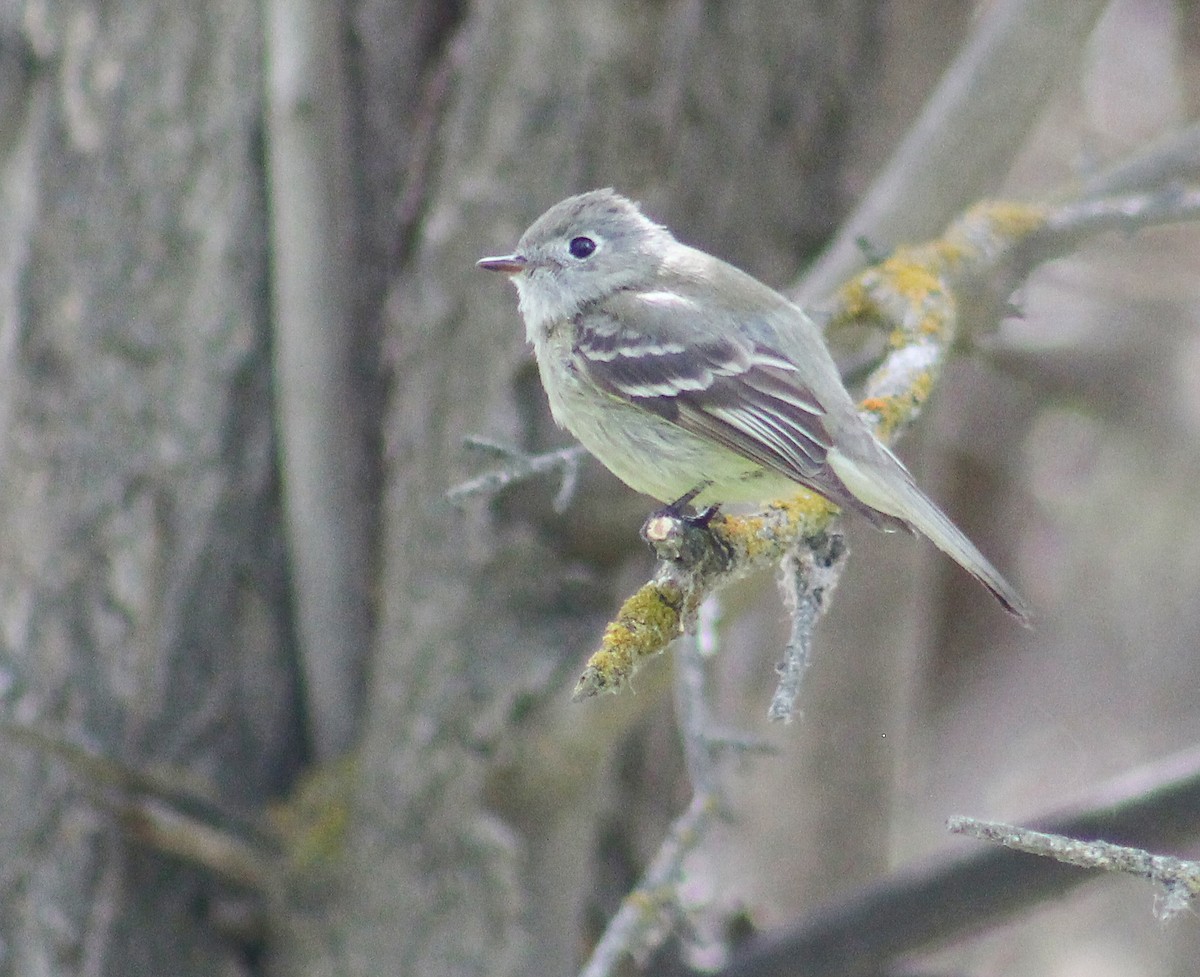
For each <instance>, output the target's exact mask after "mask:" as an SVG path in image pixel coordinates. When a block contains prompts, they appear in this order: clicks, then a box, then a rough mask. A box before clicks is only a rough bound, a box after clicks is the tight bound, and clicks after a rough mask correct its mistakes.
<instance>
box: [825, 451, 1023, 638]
mask: <svg viewBox="0 0 1200 977" xmlns="http://www.w3.org/2000/svg"><path fill="white" fill-rule="evenodd" d="M885 450H886V449H885ZM888 455H889V456H890V457H889V459H888V460H890V461H893V462H894V463H895V466H896V468H895V471H894V474H893V472H887V473H886V474H885V473H882V472H878V470H869V469H868V468H867V466H865V465H862V464H859V463H858V462H855V461H852V460H850V459H849V458H847V457H846V456H845V455H843V454H842V453H841V452H839V451H837V449H834V450H833V451H832V452H830V454H829V459H828V460H829V462H830V464H831V466H832V467H833V470H834V471H835V472H836V473H837V476H838V478H840V479H841V480H842V482H843V483H844V484H845V486H846V487H847V488H848V489H849V490H850V491H851V492H852V493H853V494H854V495H855V496H856V497H857V498H858V499H859V500H860V501H862V502H864V503H866V504H867V505H869V506H870V507H871V508H873V509H877V510H879V511H880V512H883V513H886V514H887V515H890V516H895V517H896V518H898V519H900V520H902V521H903V522H905V523H907V524H908V525H909V526H911V527H912V528H913V529H915V530H916V531H917V532H919V533H920V534H921V535H922V536H925V537H927V538H928V539H929V541H930V542H931V543H933V545H934V546H936V547H937V548H938V549H939V550H941V551H942V552H943V553H945V554H946V555H947V556H948V557H950V558H951V559H952V560H954V561H955V562H956V563H957V564H958V565H959V566H961V567H962V568H963V569H964V570H966V571H967V573H969V574H970V575H971V576H972V577H974V578H975V579H976V580H978V581H979V582H980V583H981V584H983V586H984V587H986V588H987V589H988V590H989V591H990V592H991V594H992V596H993V597H995V598H996V600H998V601H999V602H1000V604H1001V605H1002V606H1003V607H1004V609H1005V610H1006V611H1008V612H1009V613H1010V614H1012V615H1013V616H1014V617H1016V618H1017V619H1018V620H1020V622H1021V623H1022V624H1024V625H1025V626H1026V627H1028V626H1029V618H1030V608H1029V604H1028V603H1026V601H1025V599H1024V598H1023V597H1022V596H1021V595H1020V594H1018V593H1017V591H1016V589H1015V588H1014V587H1013V586H1012V584H1010V583H1009V582H1008V581H1007V580H1005V579H1004V577H1003V576H1001V574H1000V571H999V570H997V569H996V568H995V567H994V566H992V564H991V563H990V562H989V561H988V558H987V557H986V556H984V555H983V554H982V553H980V552H979V549H978V547H976V546H975V544H974V543H972V542H971V541H970V540H969V539H967V537H966V535H965V534H964V533H963V531H962V530H961V529H959V528H958V527H957V526H956V525H954V523H952V522H951V521H950V517H949V516H947V515H946V514H945V513H944V512H942V510H941V509H939V508H938V507H937V505H936V504H935V503H934V501H933V500H932V499H930V498H929V497H928V496H927V495H926V494H925V493H924V492H922V491H921V490H920V489H919V488H917V486H916V483H914V482H913V481H912V477H911V476H910V475H909V474H908V470H907V469H906V468H905V467H904V466H903V465H902V464H901V463H900V461H899V459H897V458H895V456H893V455H891V452H888ZM885 464H886V463H885ZM881 467H882V466H881ZM889 467H890V466H889ZM871 469H875V466H871Z"/></svg>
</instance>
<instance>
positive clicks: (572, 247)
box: [567, 237, 596, 259]
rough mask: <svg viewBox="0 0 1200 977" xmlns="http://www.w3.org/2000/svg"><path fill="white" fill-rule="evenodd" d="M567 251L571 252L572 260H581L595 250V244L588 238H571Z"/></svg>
mask: <svg viewBox="0 0 1200 977" xmlns="http://www.w3.org/2000/svg"><path fill="white" fill-rule="evenodd" d="M567 250H568V251H570V252H571V257H572V258H580V259H583V258H586V257H587V256H588V255H589V254H591V253H592V252H593V251H595V250H596V242H595V241H593V240H592V239H591V238H590V237H573V238H571V243H570V244H568V245H567Z"/></svg>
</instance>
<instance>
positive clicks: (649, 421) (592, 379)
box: [477, 189, 1030, 624]
mask: <svg viewBox="0 0 1200 977" xmlns="http://www.w3.org/2000/svg"><path fill="white" fill-rule="evenodd" d="M477 264H478V267H480V268H482V269H485V270H488V271H493V272H499V273H502V274H504V275H507V276H508V277H509V278H510V279H511V281H512V282H513V284H514V285H515V286H516V289H517V293H518V299H519V302H518V305H519V309H520V312H521V315H522V318H523V319H524V323H525V330H526V338H527V339H528V341H529V343H530V344H531V345H532V347H533V351H534V355H535V358H536V360H537V364H538V370H539V374H540V376H541V381H542V386H543V387H544V388H545V391H546V395H547V399H548V400H549V405H550V411H551V413H552V415H553V417H554V419H555V421H556V422H557V423H558V424H559V425H560V426H562V427H564V428H566V429H567V430H568V431H570V432H571V433H572V434H573V435H574V436H575V437H576V438H577V439H578V440H579V441H580V442H581V443H582V444H583V446H584V447H585V448H586V449H587V450H588V451H589V452H590V453H591V454H593V455H594V456H595V457H596V458H597V459H599V461H600V462H601V463H602V464H604V465H605V466H606V467H607V468H608V469H609V470H610V471H612V472H613V474H615V475H616V476H617V477H618V478H619V479H621V481H623V482H625V483H626V484H627V485H629V486H630V487H631V488H633V489H634V490H636V491H638V492H641V493H644V494H646V495H649V496H651V497H653V498H655V499H657V500H659V501H660V502H663V503H668V504H679V503H686V502H691V503H693V504H694V505H695V506H696V507H697V508H700V507H709V508H711V507H714V506H728V505H734V504H740V503H753V504H759V505H761V504H764V503H766V502H769V501H773V500H776V499H780V498H783V497H786V496H789V495H794V494H795V492H796V488H795V487H796V486H797V485H800V486H803V487H805V488H807V489H811V490H812V491H814V492H816V493H818V494H819V495H821V496H823V497H824V498H826V499H828V500H829V501H830V502H832V503H834V504H835V505H837V506H839V507H841V508H842V509H848V510H851V511H855V512H858V513H861V514H862V515H863V516H865V517H866V518H867V519H868V520H869V521H870V522H871V523H873V524H874V525H875V526H877V527H878V528H881V529H885V530H894V529H906V530H909V531H914V532H917V533H920V534H921V535H923V536H925V537H926V538H928V539H929V540H930V541H931V542H932V543H933V544H934V545H935V546H937V547H938V548H939V549H940V550H942V552H944V553H945V554H947V555H948V556H950V557H951V558H952V559H953V560H955V561H956V562H957V563H958V564H959V565H960V566H961V567H963V569H965V570H966V571H967V572H968V573H969V574H970V575H971V576H972V577H974V578H975V579H976V580H977V581H979V583H981V584H982V585H983V586H984V587H985V588H987V590H988V591H990V592H991V594H992V595H993V596H994V597H995V598H996V599H997V600H998V601H999V602H1000V604H1001V605H1002V606H1003V607H1004V608H1005V609H1006V610H1008V611H1009V612H1010V613H1011V614H1013V615H1014V616H1015V617H1017V618H1018V619H1019V620H1020V621H1022V622H1023V623H1026V624H1028V622H1029V615H1030V612H1029V605H1028V604H1027V603H1026V602H1025V600H1024V599H1023V598H1022V597H1021V595H1020V594H1019V593H1018V592H1017V591H1016V590H1015V589H1014V588H1013V586H1012V585H1011V584H1009V583H1008V581H1007V580H1005V579H1004V577H1003V576H1002V575H1001V574H1000V572H999V571H998V570H996V568H995V567H994V566H992V564H991V563H990V562H989V561H988V560H987V558H986V557H984V555H983V554H982V553H980V551H979V549H978V548H977V547H976V546H975V544H974V543H972V542H971V541H970V540H969V539H968V538H967V537H966V535H965V534H964V533H963V532H962V531H961V530H959V529H958V527H956V526H955V525H954V523H953V522H951V520H950V518H949V517H948V516H947V515H946V514H945V513H944V512H942V510H941V509H939V508H938V506H937V505H936V504H935V503H934V502H933V501H932V500H931V499H930V498H929V497H928V496H927V495H926V494H925V493H924V492H922V491H921V489H920V488H919V487H918V486H917V484H916V482H915V481H914V479H913V477H912V475H911V474H910V473H909V471H908V469H907V468H906V467H905V466H904V464H903V463H902V462H901V461H900V459H899V458H898V457H897V456H896V455H895V454H894V453H893V452H892V451H891V449H890V448H888V447H887V446H886V445H885V444H883V442H881V441H880V440H879V439H878V438H877V437H876V436H875V434H874V432H873V431H872V429H871V428H870V426H869V425H868V424H867V422H866V421H865V420H864V419H863V418H862V416H860V414H859V413H858V410H857V409H856V407H855V404H854V400H853V398H852V397H851V396H850V393H849V392H848V391H847V389H846V387H845V385H844V384H843V382H842V379H841V375H840V374H839V372H838V369H837V366H836V365H835V363H834V361H833V358H832V356H831V355H830V353H829V350H828V348H827V346H826V344H825V341H824V337H823V336H822V334H821V331H820V329H819V327H818V326H817V325H816V323H815V322H814V321H813V320H812V318H811V317H810V316H809V315H808V314H807V313H806V312H805V311H804V310H803V309H801V308H800V307H799V306H798V305H796V304H795V303H794V302H792V301H790V300H789V299H788V298H786V297H785V296H783V295H781V294H780V293H779V292H777V291H775V290H774V289H772V288H771V287H770V286H768V285H765V284H763V283H762V282H760V281H758V279H756V278H754V277H753V276H752V275H750V274H748V273H746V272H744V271H742V270H740V269H738V268H736V267H735V266H733V265H731V264H729V263H727V262H725V261H722V260H721V259H720V258H717V257H714V256H713V255H710V254H708V253H706V252H704V251H702V250H699V249H698V248H693V247H690V246H688V245H686V244H683V243H681V242H680V241H678V240H677V239H676V238H675V236H674V235H673V234H672V233H671V232H670V231H669V230H668V229H667V228H666V227H665V226H663V225H662V224H659V223H656V222H655V221H653V220H651V219H650V218H648V217H647V216H646V215H645V214H644V213H643V212H642V210H641V209H640V208H639V206H638V205H637V204H635V203H634V202H633V201H631V200H629V199H628V198H626V197H624V196H622V195H621V194H619V193H617V192H615V191H614V190H612V189H599V190H592V191H589V192H586V193H581V194H577V195H575V196H571V197H568V198H567V199H565V200H562V201H560V202H559V203H557V204H555V205H554V206H552V207H551V208H550V209H549V210H547V211H546V212H545V213H544V214H542V216H541V217H539V218H538V219H537V220H536V221H534V222H533V224H531V225H530V226H529V228H528V229H527V230H526V231H525V233H524V234H522V235H521V238H520V240H519V241H518V242H517V249H516V251H515V252H513V253H512V254H507V255H500V256H496V257H487V258H482V259H480V260H479V261H478V262H477Z"/></svg>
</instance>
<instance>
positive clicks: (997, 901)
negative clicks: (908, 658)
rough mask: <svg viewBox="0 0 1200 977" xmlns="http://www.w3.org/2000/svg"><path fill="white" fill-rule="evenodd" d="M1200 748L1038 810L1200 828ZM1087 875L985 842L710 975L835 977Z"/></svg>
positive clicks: (948, 935) (967, 931)
mask: <svg viewBox="0 0 1200 977" xmlns="http://www.w3.org/2000/svg"><path fill="white" fill-rule="evenodd" d="M1197 811H1200V749H1193V750H1190V751H1187V752H1184V753H1180V754H1176V755H1175V756H1172V757H1168V758H1167V759H1165V760H1162V761H1159V762H1158V763H1154V764H1149V765H1147V766H1145V767H1142V768H1139V769H1137V770H1134V771H1132V772H1131V773H1130V774H1127V775H1126V776H1124V777H1121V778H1119V779H1118V780H1114V781H1112V782H1110V783H1109V784H1106V785H1104V786H1102V787H1100V788H1099V789H1097V790H1096V792H1095V793H1094V794H1093V795H1092V796H1091V797H1090V798H1089V799H1087V800H1086V801H1085V802H1084V803H1083V804H1082V805H1080V806H1079V807H1077V808H1075V809H1073V810H1072V811H1070V812H1063V813H1059V814H1057V815H1054V816H1051V817H1048V818H1044V819H1038V820H1037V821H1035V822H1034V823H1041V825H1042V828H1043V829H1044V830H1047V831H1051V832H1054V833H1057V834H1062V835H1069V836H1074V837H1081V836H1093V837H1098V836H1101V835H1103V836H1104V837H1106V838H1108V839H1110V840H1111V841H1113V842H1114V843H1117V844H1132V845H1137V846H1139V847H1142V848H1157V849H1163V848H1169V847H1174V846H1177V845H1181V844H1184V843H1186V842H1187V841H1188V840H1190V839H1194V838H1196V837H1197V836H1198V835H1200V822H1198V820H1197V816H1196V812H1197ZM1089 878H1091V876H1089V875H1087V874H1086V873H1083V872H1077V871H1075V870H1074V869H1073V868H1071V867H1070V866H1068V865H1061V864H1059V863H1058V862H1054V861H1050V860H1049V859H1044V858H1030V857H1028V856H1024V855H1018V854H1014V853H1013V852H1010V851H1008V850H1006V849H1003V848H991V849H987V850H986V851H982V852H978V853H974V854H971V855H968V856H966V857H962V858H958V859H956V860H954V861H949V862H942V863H940V864H932V865H926V866H923V867H913V868H909V869H906V870H904V871H901V872H898V873H896V874H895V875H893V876H891V877H889V878H885V879H883V880H881V881H879V882H877V883H875V884H873V885H871V886H868V887H866V888H864V889H862V890H860V891H858V892H856V893H852V894H850V895H849V896H848V897H846V898H845V899H842V900H839V901H838V902H835V903H831V904H828V905H825V906H820V907H818V908H816V909H815V910H814V911H812V912H810V913H808V914H806V915H805V916H804V917H803V918H802V919H801V920H799V921H798V922H797V923H795V924H794V925H791V926H787V927H782V928H780V929H778V930H776V931H774V932H771V933H764V934H761V935H760V936H758V937H756V938H755V939H754V940H752V941H751V942H750V943H749V944H747V945H746V946H745V947H744V948H743V949H742V950H741V951H739V952H738V953H737V954H736V955H735V956H734V958H733V960H731V961H730V963H729V965H728V966H727V967H726V968H725V969H724V970H722V971H720V972H719V973H718V974H717V977H785V975H786V977H791V975H794V974H804V977H840V975H844V974H847V973H876V972H882V971H885V970H886V969H887V966H888V963H889V962H890V961H895V960H898V959H900V958H902V957H905V956H908V955H911V954H913V953H916V952H918V951H932V950H936V949H937V948H939V947H941V946H945V945H948V944H950V943H953V942H955V941H958V940H961V939H963V938H965V937H967V936H970V935H971V934H973V933H976V932H979V931H982V930H984V929H987V928H991V927H995V926H996V924H997V923H998V922H999V921H1000V920H1002V919H1004V918H1005V917H1008V916H1011V915H1013V914H1014V913H1017V912H1019V911H1021V910H1025V909H1028V908H1030V907H1032V906H1034V905H1036V904H1038V903H1040V902H1044V901H1046V900H1049V899H1055V898H1059V897H1061V896H1063V895H1064V894H1066V893H1067V892H1069V891H1070V890H1072V889H1074V888H1075V887H1077V886H1079V885H1082V884H1083V883H1084V882H1085V881H1087V880H1088V879H1089Z"/></svg>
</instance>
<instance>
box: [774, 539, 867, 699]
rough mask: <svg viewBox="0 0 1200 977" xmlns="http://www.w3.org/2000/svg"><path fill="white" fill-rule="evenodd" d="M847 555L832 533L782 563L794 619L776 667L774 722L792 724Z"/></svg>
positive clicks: (782, 583)
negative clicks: (820, 626) (818, 631)
mask: <svg viewBox="0 0 1200 977" xmlns="http://www.w3.org/2000/svg"><path fill="white" fill-rule="evenodd" d="M848 553H849V550H848V549H847V548H846V540H845V537H844V536H842V535H841V534H840V533H830V534H829V535H828V536H826V537H825V539H824V540H815V541H814V542H813V544H812V545H811V546H810V547H806V548H803V549H800V550H798V551H796V552H794V553H792V554H790V555H789V556H788V557H787V558H786V559H785V560H784V561H783V566H782V567H781V568H780V576H779V586H780V589H782V590H783V597H784V606H785V607H786V608H787V611H788V614H789V615H790V617H791V620H792V633H791V636H790V637H789V638H788V643H787V647H786V648H784V652H783V661H782V662H781V663H780V664H779V665H778V666H777V670H778V672H779V687H778V688H777V689H776V690H775V696H774V697H773V698H772V699H771V707H770V709H768V710H767V716H768V718H770V719H771V720H772V721H773V722H784V723H790V722H791V721H792V718H793V715H794V713H795V709H796V699H797V698H799V695H800V682H801V680H802V679H803V678H804V673H805V672H806V671H807V670H808V663H809V660H810V659H811V657H812V644H813V631H814V630H815V629H816V626H817V621H819V620H820V619H821V616H822V615H823V614H824V613H825V608H826V604H827V603H828V600H829V597H830V594H831V593H832V592H833V588H834V587H835V586H837V582H838V578H839V577H841V574H842V567H843V565H844V563H845V560H846V556H847V554H848Z"/></svg>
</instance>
